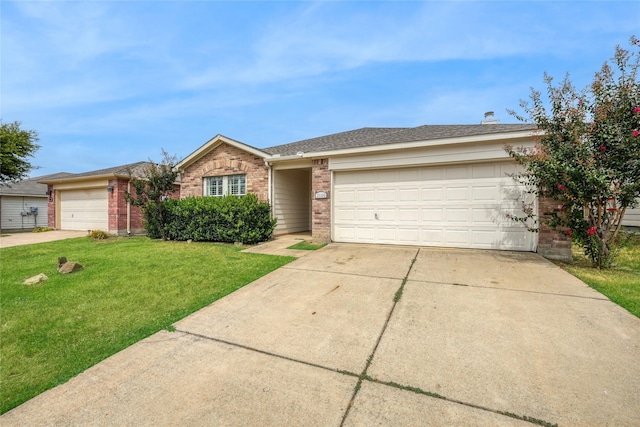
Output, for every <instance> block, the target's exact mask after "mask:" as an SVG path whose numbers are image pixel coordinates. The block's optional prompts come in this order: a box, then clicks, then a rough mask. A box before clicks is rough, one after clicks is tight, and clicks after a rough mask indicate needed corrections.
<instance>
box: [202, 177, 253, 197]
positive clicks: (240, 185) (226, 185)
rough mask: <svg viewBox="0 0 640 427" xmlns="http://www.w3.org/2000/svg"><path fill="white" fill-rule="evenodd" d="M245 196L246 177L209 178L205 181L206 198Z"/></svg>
mask: <svg viewBox="0 0 640 427" xmlns="http://www.w3.org/2000/svg"><path fill="white" fill-rule="evenodd" d="M228 194H230V195H233V196H244V195H245V194H247V178H246V175H227V176H209V177H206V178H205V179H204V195H205V196H214V197H220V196H226V195H228Z"/></svg>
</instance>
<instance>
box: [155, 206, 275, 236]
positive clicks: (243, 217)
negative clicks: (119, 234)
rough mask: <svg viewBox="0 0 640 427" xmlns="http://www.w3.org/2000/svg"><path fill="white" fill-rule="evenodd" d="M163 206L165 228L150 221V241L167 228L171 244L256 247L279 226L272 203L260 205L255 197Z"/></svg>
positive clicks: (166, 232) (166, 233) (165, 233)
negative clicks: (203, 242)
mask: <svg viewBox="0 0 640 427" xmlns="http://www.w3.org/2000/svg"><path fill="white" fill-rule="evenodd" d="M163 204H164V224H163V225H161V224H160V222H159V221H157V220H156V221H153V222H150V221H148V219H147V224H146V225H145V227H146V229H147V233H148V234H149V236H150V237H155V238H158V237H160V236H161V235H162V233H161V232H160V231H161V229H160V227H164V235H165V236H166V238H168V239H171V240H194V241H206V242H226V243H235V242H241V243H246V244H254V243H258V242H263V241H265V240H269V238H270V237H271V234H272V233H273V229H274V228H275V226H276V219H275V218H272V217H271V208H270V206H269V203H267V202H260V201H259V200H258V197H257V196H256V195H255V194H248V195H246V196H241V197H238V196H224V197H188V198H185V199H180V200H173V199H169V200H166V201H164V202H163Z"/></svg>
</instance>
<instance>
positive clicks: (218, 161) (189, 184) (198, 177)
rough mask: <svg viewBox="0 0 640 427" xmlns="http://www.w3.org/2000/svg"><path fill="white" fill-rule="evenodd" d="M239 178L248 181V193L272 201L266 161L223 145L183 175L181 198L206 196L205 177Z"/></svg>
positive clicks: (203, 157)
mask: <svg viewBox="0 0 640 427" xmlns="http://www.w3.org/2000/svg"><path fill="white" fill-rule="evenodd" d="M239 174H245V175H246V177H247V178H246V183H247V193H252V194H255V195H256V196H258V199H260V200H262V201H268V200H269V170H268V168H267V166H266V165H265V163H264V159H263V158H261V157H259V156H254V155H253V154H251V153H248V152H246V151H244V150H240V149H238V148H236V147H233V146H231V145H229V144H220V145H219V146H217V147H216V148H214V149H213V150H211V151H210V152H208V153H207V154H205V155H204V156H202V157H201V158H199V159H198V160H196V161H195V162H194V163H193V164H192V165H190V166H189V167H187V168H186V169H185V170H184V171H183V172H182V174H181V177H180V180H181V189H180V192H181V197H189V196H193V197H201V196H203V195H204V191H203V179H204V178H205V177H209V176H224V175H239Z"/></svg>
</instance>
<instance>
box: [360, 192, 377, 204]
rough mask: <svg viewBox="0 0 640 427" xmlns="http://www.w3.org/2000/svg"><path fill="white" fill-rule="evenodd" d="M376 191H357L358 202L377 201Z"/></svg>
mask: <svg viewBox="0 0 640 427" xmlns="http://www.w3.org/2000/svg"><path fill="white" fill-rule="evenodd" d="M375 195H376V192H375V191H374V190H360V191H358V192H357V193H356V201H357V202H358V203H367V202H373V201H375Z"/></svg>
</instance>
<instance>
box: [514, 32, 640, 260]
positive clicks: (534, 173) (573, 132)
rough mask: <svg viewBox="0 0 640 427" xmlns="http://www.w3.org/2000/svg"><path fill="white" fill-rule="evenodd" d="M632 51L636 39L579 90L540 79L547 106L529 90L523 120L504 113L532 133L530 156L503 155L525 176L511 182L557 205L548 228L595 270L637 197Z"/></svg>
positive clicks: (639, 130) (526, 152)
mask: <svg viewBox="0 0 640 427" xmlns="http://www.w3.org/2000/svg"><path fill="white" fill-rule="evenodd" d="M638 47H640V41H639V40H638V39H636V38H635V37H632V38H631V49H632V50H633V52H632V51H631V50H625V49H622V48H621V47H620V46H617V47H616V50H615V55H614V57H613V58H612V59H611V63H610V62H609V61H607V62H605V63H604V65H603V66H602V68H601V69H600V71H599V72H597V73H596V74H595V77H594V79H593V82H592V83H591V84H590V85H589V86H587V87H586V88H584V89H582V90H577V89H576V88H575V87H574V86H573V84H572V83H571V81H570V80H569V76H568V75H567V76H566V77H565V79H564V80H563V81H562V82H561V83H560V84H559V85H555V84H554V82H553V78H552V77H550V76H548V75H547V74H546V73H545V82H546V84H547V97H548V100H547V99H545V98H544V97H543V96H542V94H541V93H540V92H538V91H536V90H534V89H532V91H531V95H530V100H529V101H521V102H520V107H521V108H522V109H523V110H524V112H525V113H526V114H525V115H520V114H518V113H516V112H514V111H509V112H510V114H512V115H513V116H515V117H516V118H518V119H519V120H521V121H525V122H528V121H531V122H533V123H535V124H536V125H537V127H538V129H539V133H538V135H537V144H536V146H535V147H534V148H528V149H527V148H513V147H509V146H508V147H506V150H507V152H508V153H509V155H510V156H511V157H513V158H514V159H515V160H516V161H517V162H518V163H520V164H521V165H523V166H524V168H525V172H523V173H520V174H516V175H515V179H516V180H517V181H519V182H520V183H522V184H525V185H527V186H528V187H529V188H530V189H531V192H533V193H535V194H537V195H539V196H550V197H552V198H554V199H555V200H558V202H560V203H561V204H562V212H561V213H560V214H551V216H550V219H549V220H548V224H549V225H550V226H552V227H554V228H556V229H558V230H563V231H564V232H565V233H567V234H568V235H570V236H572V238H573V240H574V241H575V242H577V243H578V244H580V245H582V246H583V248H584V250H585V253H586V254H587V255H588V256H589V258H590V259H591V261H592V263H593V265H594V266H595V267H598V268H607V267H609V266H610V265H611V263H612V261H613V259H614V257H615V254H616V250H617V248H618V245H619V236H618V231H619V229H620V223H621V220H622V218H623V217H624V213H625V211H626V209H627V208H629V207H635V206H636V204H637V199H638V197H640V83H639V81H638V68H639V65H640V54H639V52H638ZM528 216H529V217H531V216H534V214H533V213H532V212H531V211H529V214H528ZM515 219H516V220H521V221H525V220H526V218H515Z"/></svg>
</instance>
